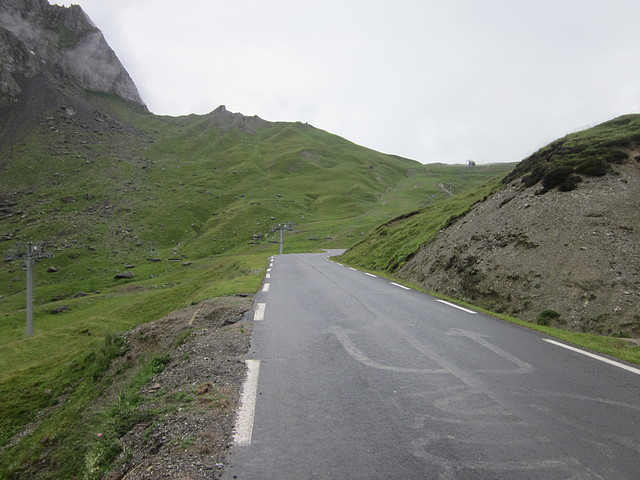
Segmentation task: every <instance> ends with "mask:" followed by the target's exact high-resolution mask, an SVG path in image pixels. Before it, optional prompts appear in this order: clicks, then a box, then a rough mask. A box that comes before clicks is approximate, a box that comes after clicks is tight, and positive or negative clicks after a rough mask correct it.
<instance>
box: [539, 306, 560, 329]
mask: <svg viewBox="0 0 640 480" xmlns="http://www.w3.org/2000/svg"><path fill="white" fill-rule="evenodd" d="M559 320H560V314H559V313H558V312H556V311H555V310H543V311H542V312H540V313H539V314H538V317H537V318H536V323H537V324H538V325H542V326H543V327H548V326H549V325H551V324H552V323H553V322H558V321H559Z"/></svg>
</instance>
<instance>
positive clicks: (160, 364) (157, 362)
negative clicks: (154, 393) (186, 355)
mask: <svg viewBox="0 0 640 480" xmlns="http://www.w3.org/2000/svg"><path fill="white" fill-rule="evenodd" d="M170 361H171V357H170V356H169V355H168V354H165V355H156V356H155V357H153V359H152V360H151V371H152V372H153V373H154V374H156V375H157V374H158V373H161V372H163V371H164V369H165V367H166V366H167V364H168V363H169V362H170Z"/></svg>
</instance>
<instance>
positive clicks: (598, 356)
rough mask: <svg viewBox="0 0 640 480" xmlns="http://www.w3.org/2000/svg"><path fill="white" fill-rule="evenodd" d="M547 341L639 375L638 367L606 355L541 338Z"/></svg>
mask: <svg viewBox="0 0 640 480" xmlns="http://www.w3.org/2000/svg"><path fill="white" fill-rule="evenodd" d="M542 340H544V341H545V342H547V343H552V344H553V345H557V346H558V347H562V348H566V349H567V350H571V351H573V352H578V353H581V354H582V355H586V356H587V357H591V358H595V359H596V360H600V361H601V362H604V363H608V364H609V365H613V366H614V367H618V368H622V369H624V370H628V371H629V372H632V373H635V374H636V375H640V369H638V368H634V367H630V366H629V365H625V364H624V363H620V362H616V361H615V360H609V359H608V358H606V357H601V356H600V355H596V354H594V353H590V352H586V351H584V350H580V349H579V348H575V347H572V346H570V345H565V344H564V343H560V342H556V341H555V340H551V339H549V338H543V339H542Z"/></svg>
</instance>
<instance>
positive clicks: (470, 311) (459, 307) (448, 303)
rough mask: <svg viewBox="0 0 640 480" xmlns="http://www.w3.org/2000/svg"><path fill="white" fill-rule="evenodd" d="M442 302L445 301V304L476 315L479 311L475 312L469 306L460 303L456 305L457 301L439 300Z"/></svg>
mask: <svg viewBox="0 0 640 480" xmlns="http://www.w3.org/2000/svg"><path fill="white" fill-rule="evenodd" d="M438 302H440V303H444V304H445V305H449V306H450V307H453V308H457V309H458V310H462V311H463V312H467V313H472V314H474V315H476V314H477V313H478V312H474V311H473V310H469V309H468V308H464V307H461V306H460V305H456V304H455V303H451V302H447V301H446V300H438Z"/></svg>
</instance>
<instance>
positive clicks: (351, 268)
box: [349, 267, 357, 272]
mask: <svg viewBox="0 0 640 480" xmlns="http://www.w3.org/2000/svg"><path fill="white" fill-rule="evenodd" d="M349 270H353V271H354V272H357V270H356V269H355V268H353V267H349Z"/></svg>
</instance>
